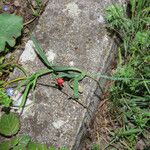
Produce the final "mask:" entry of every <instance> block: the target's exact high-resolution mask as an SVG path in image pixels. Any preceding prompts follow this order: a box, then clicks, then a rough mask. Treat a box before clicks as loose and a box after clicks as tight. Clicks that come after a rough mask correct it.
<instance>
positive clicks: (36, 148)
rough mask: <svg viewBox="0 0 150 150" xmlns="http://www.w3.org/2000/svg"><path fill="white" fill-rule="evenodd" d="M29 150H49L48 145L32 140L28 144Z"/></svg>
mask: <svg viewBox="0 0 150 150" xmlns="http://www.w3.org/2000/svg"><path fill="white" fill-rule="evenodd" d="M28 150H47V147H46V145H44V144H39V143H34V142H30V143H29V144H28Z"/></svg>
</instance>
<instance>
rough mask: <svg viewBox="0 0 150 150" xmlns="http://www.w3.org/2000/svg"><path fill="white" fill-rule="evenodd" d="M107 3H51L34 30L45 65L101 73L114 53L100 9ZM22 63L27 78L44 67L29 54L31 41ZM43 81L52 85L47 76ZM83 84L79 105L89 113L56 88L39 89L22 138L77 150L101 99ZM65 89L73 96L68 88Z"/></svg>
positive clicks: (88, 0) (25, 117)
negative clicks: (86, 107) (42, 52)
mask: <svg viewBox="0 0 150 150" xmlns="http://www.w3.org/2000/svg"><path fill="white" fill-rule="evenodd" d="M111 3H112V1H111V0H103V1H101V0H50V1H49V3H48V5H47V7H46V10H45V12H44V13H43V15H42V16H41V18H40V20H39V24H38V25H37V27H36V29H35V31H34V34H35V36H36V38H37V39H38V41H39V43H40V44H41V47H42V48H43V49H44V50H45V53H46V55H47V57H48V60H49V61H50V62H52V63H55V64H62V65H70V66H76V67H79V68H81V69H83V70H86V71H88V72H91V73H97V72H100V73H105V72H106V71H107V70H108V66H109V64H110V62H111V56H112V54H113V53H114V50H115V44H114V41H113V40H112V39H111V38H110V37H108V36H107V32H106V30H105V28H104V18H103V15H104V13H103V9H104V8H106V6H108V5H110V4H111ZM20 63H21V64H22V65H23V66H24V67H25V68H26V69H27V70H28V72H29V73H33V72H34V71H36V70H38V69H40V68H43V67H44V66H43V64H42V63H41V61H40V60H39V58H38V57H37V56H36V54H35V53H34V51H33V49H32V41H28V42H27V44H26V47H25V50H24V52H23V54H22V55H21V57H20ZM102 81H103V80H102ZM41 82H42V83H50V81H49V78H48V77H43V78H42V79H41ZM81 84H82V86H83V89H84V91H83V93H82V94H81V95H80V99H79V101H80V102H81V103H83V104H84V105H86V106H88V107H89V109H88V110H87V109H85V108H83V107H82V106H81V105H80V104H79V103H77V102H76V101H74V100H70V99H68V96H67V95H65V94H64V93H62V92H61V91H59V90H58V89H54V88H51V87H46V86H40V85H38V86H37V88H36V96H35V99H36V100H35V102H34V105H33V106H32V107H31V108H30V109H29V110H28V111H27V112H26V113H24V115H23V119H22V128H21V131H20V134H21V133H27V134H29V135H30V136H31V137H32V138H33V139H35V140H37V141H39V142H42V143H46V144H47V145H53V146H57V147H59V146H66V147H68V148H69V149H73V150H78V149H80V147H79V145H80V141H81V139H82V137H83V136H84V135H85V134H86V126H88V125H89V123H90V120H91V119H92V115H93V113H94V112H95V110H96V107H97V104H98V102H99V100H100V97H99V95H100V94H101V92H100V91H99V90H98V91H97V84H96V83H95V82H94V81H93V80H91V79H87V78H86V79H84V80H83V81H82V82H81ZM103 87H104V83H103ZM63 90H64V91H65V92H66V93H68V94H72V92H71V89H69V87H68V85H67V83H65V86H64V89H63ZM96 91H97V92H96Z"/></svg>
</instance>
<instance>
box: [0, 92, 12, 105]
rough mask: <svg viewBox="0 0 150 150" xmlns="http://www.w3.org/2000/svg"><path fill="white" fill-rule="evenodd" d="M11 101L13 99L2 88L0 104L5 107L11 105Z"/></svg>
mask: <svg viewBox="0 0 150 150" xmlns="http://www.w3.org/2000/svg"><path fill="white" fill-rule="evenodd" d="M11 102H12V100H11V99H10V97H9V96H7V95H6V93H5V92H4V91H3V90H0V104H1V105H3V106H5V107H9V106H10V104H11Z"/></svg>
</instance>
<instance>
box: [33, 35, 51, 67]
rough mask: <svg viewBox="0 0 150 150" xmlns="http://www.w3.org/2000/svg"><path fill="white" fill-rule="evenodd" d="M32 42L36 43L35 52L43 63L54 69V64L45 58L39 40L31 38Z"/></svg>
mask: <svg viewBox="0 0 150 150" xmlns="http://www.w3.org/2000/svg"><path fill="white" fill-rule="evenodd" d="M31 40H32V41H33V43H34V46H35V47H34V50H35V52H36V53H37V54H38V56H39V57H40V58H41V59H42V61H43V62H44V63H45V65H46V66H48V67H50V68H52V66H53V65H52V64H51V63H50V62H49V61H48V59H47V57H46V56H45V54H44V52H43V50H42V48H41V47H40V45H39V43H38V42H37V40H36V39H35V37H33V36H31Z"/></svg>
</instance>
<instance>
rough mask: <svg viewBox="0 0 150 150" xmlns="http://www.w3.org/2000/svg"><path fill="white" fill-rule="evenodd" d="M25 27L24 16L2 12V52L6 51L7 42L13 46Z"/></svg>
mask: <svg viewBox="0 0 150 150" xmlns="http://www.w3.org/2000/svg"><path fill="white" fill-rule="evenodd" d="M22 28H23V19H22V17H19V16H16V15H14V14H7V13H2V14H0V52H2V51H4V49H5V45H6V43H7V44H8V45H9V46H11V47H13V46H14V45H15V43H16V41H15V39H16V38H17V37H19V36H20V35H21V30H22Z"/></svg>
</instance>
